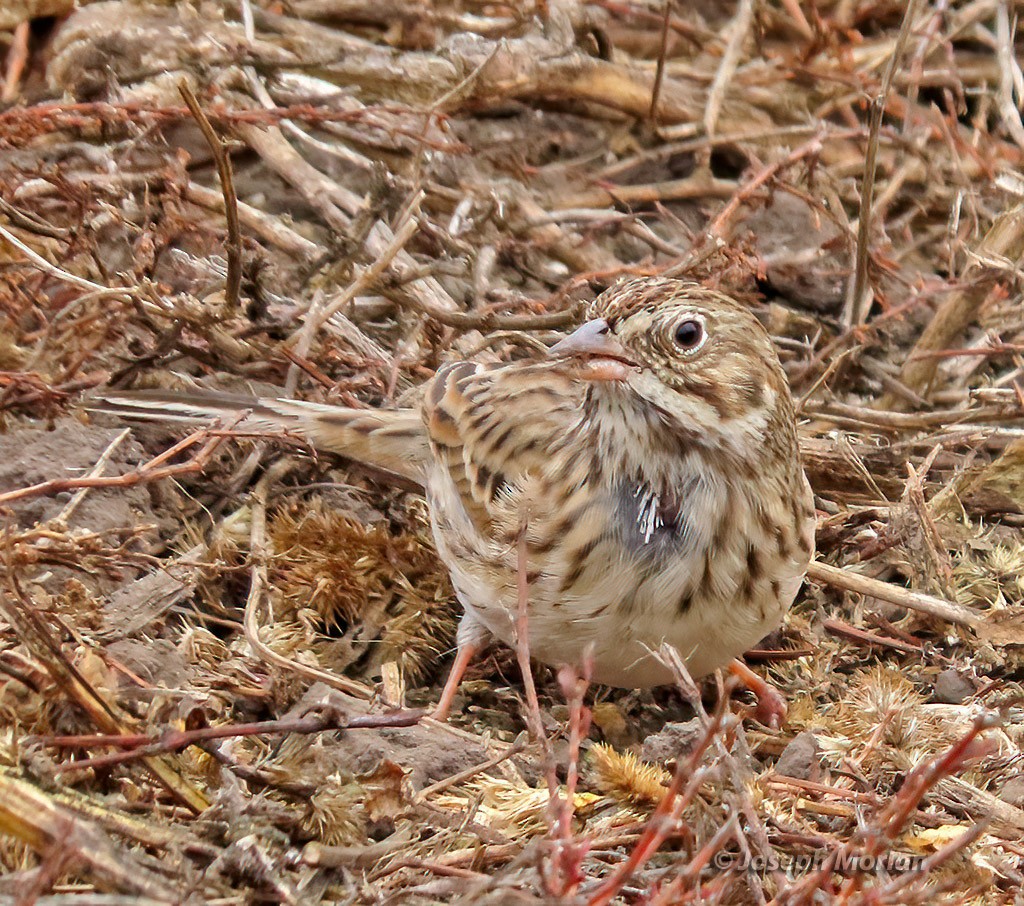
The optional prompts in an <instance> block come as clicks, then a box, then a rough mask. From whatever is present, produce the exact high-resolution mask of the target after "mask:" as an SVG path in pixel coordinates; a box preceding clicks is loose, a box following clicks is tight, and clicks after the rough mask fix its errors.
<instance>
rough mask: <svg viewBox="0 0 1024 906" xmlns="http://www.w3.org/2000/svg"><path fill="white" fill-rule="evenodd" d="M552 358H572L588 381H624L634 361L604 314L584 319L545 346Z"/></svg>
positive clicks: (633, 366)
mask: <svg viewBox="0 0 1024 906" xmlns="http://www.w3.org/2000/svg"><path fill="white" fill-rule="evenodd" d="M548 355H549V356H550V357H551V358H553V359H561V360H563V361H566V362H571V363H572V364H573V365H574V366H576V367H577V374H578V376H579V377H581V378H582V379H584V380H590V381H624V380H626V378H627V377H629V375H630V372H632V371H633V370H634V369H635V368H636V362H634V361H633V358H632V357H631V356H630V354H629V353H628V352H627V351H626V347H625V346H623V345H622V344H621V343H620V342H619V341H618V340H617V339H615V335H614V334H613V333H612V331H611V327H610V325H609V324H608V322H607V321H606V320H605V319H604V318H597V319H595V320H593V321H587V323H586V324H584V325H583V326H582V327H578V328H577V329H576V330H574V331H573V332H572V333H571V334H569V336H567V337H566V338H565V339H564V340H560V341H559V342H558V343H555V345H554V346H552V347H551V348H550V349H549V350H548Z"/></svg>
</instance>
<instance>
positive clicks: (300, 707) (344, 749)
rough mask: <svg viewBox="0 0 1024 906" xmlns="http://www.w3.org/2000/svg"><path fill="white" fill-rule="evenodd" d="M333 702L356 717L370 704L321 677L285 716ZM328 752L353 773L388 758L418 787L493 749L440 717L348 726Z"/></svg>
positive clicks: (478, 761)
mask: <svg viewBox="0 0 1024 906" xmlns="http://www.w3.org/2000/svg"><path fill="white" fill-rule="evenodd" d="M325 703H330V704H331V705H332V706H333V705H337V706H340V707H341V709H342V710H343V711H344V712H345V713H347V714H350V715H351V716H352V717H356V716H357V715H359V714H364V713H369V707H368V706H367V705H366V704H365V703H364V702H360V701H358V700H356V699H351V698H347V697H345V696H339V695H338V693H335V692H332V691H331V690H330V689H328V688H327V686H325V685H324V684H323V683H316V684H315V685H313V686H312V687H310V689H309V691H308V692H307V693H306V694H305V695H304V696H302V698H301V699H300V700H299V701H298V702H297V703H296V705H295V707H294V708H292V709H291V711H289V712H288V714H287V715H285V717H286V718H287V717H297V716H299V715H301V714H303V713H305V712H307V711H309V710H310V709H311V708H314V707H316V706H320V705H324V704H325ZM329 753H330V757H331V758H332V759H336V760H337V762H338V766H339V768H343V769H344V770H345V771H346V772H348V773H351V774H367V773H369V772H371V771H373V770H375V769H376V768H377V767H378V766H379V765H380V764H382V763H383V762H385V761H390V762H394V763H395V764H397V765H400V766H401V767H402V768H404V769H405V770H407V771H409V779H410V781H411V783H412V785H413V787H414V788H415V789H420V788H422V787H424V786H426V785H427V784H429V783H433V782H434V781H436V780H441V779H443V778H445V777H450V776H452V775H453V774H457V773H459V772H460V771H464V770H465V769H466V768H470V767H472V766H473V765H477V764H481V763H482V762H484V761H486V760H487V759H488V758H489V757H490V754H489V753H488V752H487V750H486V749H485V748H484V747H483V746H482V745H477V744H474V743H473V742H472V741H471V740H470V738H469V737H468V736H467V735H465V734H458V735H456V734H455V732H454V731H452V730H451V729H450V728H447V727H444V726H441V725H439V724H436V723H426V722H424V723H421V724H419V725H418V726H414V727H384V728H381V729H355V730H348V731H346V732H345V733H342V734H340V735H339V737H338V739H337V740H335V741H333V742H332V743H331V746H330V749H329Z"/></svg>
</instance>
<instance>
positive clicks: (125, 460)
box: [0, 0, 1024, 906]
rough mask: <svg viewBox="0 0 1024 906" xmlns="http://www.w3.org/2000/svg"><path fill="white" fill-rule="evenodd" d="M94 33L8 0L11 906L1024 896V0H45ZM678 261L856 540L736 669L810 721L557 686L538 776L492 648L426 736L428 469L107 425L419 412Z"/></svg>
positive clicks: (4, 777) (6, 867) (435, 607)
mask: <svg viewBox="0 0 1024 906" xmlns="http://www.w3.org/2000/svg"><path fill="white" fill-rule="evenodd" d="M69 6H70V4H67V3H60V2H57V3H46V2H34V3H33V2H31V0H26V2H23V3H16V4H11V5H9V7H10V9H9V10H8V9H6V8H5V11H4V13H2V14H0V28H8V29H12V30H11V31H8V32H0V40H3V41H6V46H7V57H6V59H7V69H6V73H5V79H6V81H5V88H4V96H5V98H6V99H7V106H6V107H4V108H3V110H2V112H0V264H2V267H0V419H2V422H3V427H4V431H5V433H4V434H3V435H2V436H0V446H2V450H3V455H2V457H0V512H2V513H3V517H4V518H3V522H2V524H0V552H2V557H0V580H2V581H0V866H2V869H0V875H2V876H0V898H3V897H10V898H12V901H13V902H18V903H29V902H34V901H35V900H36V899H38V898H42V897H44V896H51V895H52V896H53V897H55V898H58V899H64V898H78V897H84V896H87V895H88V894H89V893H91V892H101V893H102V892H106V893H109V894H111V895H114V894H118V895H123V896H130V897H132V898H133V899H132V902H144V903H150V902H153V903H155V902H204V901H217V902H232V903H234V902H256V901H271V902H286V903H312V902H321V901H323V902H351V903H380V904H383V903H399V902H401V903H403V904H405V903H408V904H415V903H424V904H425V903H435V902H452V903H470V902H471V903H496V904H497V903H502V904H504V903H513V902H543V901H552V900H556V899H557V900H558V901H559V902H572V903H581V904H583V903H586V904H591V906H599V904H605V903H613V902H615V903H620V902H621V903H634V902H637V903H639V902H643V903H651V904H669V903H684V902H721V903H747V902H762V903H763V902H769V901H770V902H775V903H780V904H782V903H785V904H797V903H821V902H833V901H835V902H842V903H882V902H894V903H915V902H925V901H930V900H932V899H934V898H936V897H938V896H942V895H944V896H947V897H950V898H951V899H953V900H956V901H958V902H976V903H986V904H990V903H1002V902H1006V903H1012V902H1015V899H1014V898H1015V897H1019V889H1020V885H1021V883H1022V880H1024V878H1022V871H1024V869H1022V864H1024V863H1022V857H1024V848H1022V847H1021V843H1020V840H1021V839H1022V837H1024V784H1022V782H1021V779H1020V778H1021V767H1022V757H1021V747H1022V744H1024V739H1022V730H1021V727H1022V723H1021V719H1022V713H1024V711H1022V703H1021V680H1022V677H1024V665H1022V661H1021V655H1022V651H1024V579H1022V576H1024V543H1022V541H1021V535H1020V528H1021V526H1022V525H1024V477H1022V476H1024V446H1022V444H1024V441H1022V439H1021V426H1022V415H1024V359H1022V352H1024V308H1022V306H1021V303H1020V298H1021V288H1022V286H1021V283H1022V280H1021V278H1022V270H1021V267H1022V261H1024V180H1022V179H1021V176H1020V173H1021V165H1022V159H1024V126H1022V123H1021V116H1020V105H1021V100H1022V98H1024V76H1022V74H1021V69H1020V66H1019V64H1018V60H1019V59H1020V58H1021V47H1022V44H1024V39H1021V37H1019V31H1020V30H1019V27H1018V21H1017V19H1018V16H1019V14H1020V12H1021V8H1020V7H1019V5H1015V4H1014V3H1012V2H1010V0H964V2H944V0H934V2H924V0H916V2H910V3H895V2H885V0H871V2H868V0H817V2H815V3H802V2H798V0H782V2H780V3H778V4H773V3H769V2H766V0H737V2H735V3H727V4H717V3H703V2H698V3H682V2H676V3H674V4H669V5H668V8H667V10H666V6H665V4H663V3H661V2H660V0H658V2H654V0H627V2H610V0H591V2H580V0H547V2H535V3H534V2H524V3H505V4H502V3H488V2H472V0H470V2H445V0H433V2H431V0H403V2H394V0H378V2H376V3H369V2H367V0H331V2H325V0H283V2H272V0H259V2H257V0H238V2H230V3H221V2H214V0H209V2H206V0H178V2H174V3H159V2H155V0H135V2H129V0H108V2H100V3H89V2H83V0H79V7H80V8H79V9H78V10H77V11H74V12H71V13H70V15H68V16H67V18H64V19H61V20H57V21H54V20H38V19H37V20H36V21H35V23H34V24H32V25H31V26H30V25H29V24H28V19H27V17H29V16H46V15H54V14H57V15H63V14H65V13H67V12H68V9H69ZM22 7H24V9H22ZM4 16H9V19H8V18H4ZM663 271H668V272H670V273H679V274H689V275H695V276H697V277H699V278H701V279H704V280H707V281H709V282H711V283H714V284H717V285H721V286H724V287H726V288H727V289H729V290H730V291H731V292H732V293H734V294H735V295H737V296H738V297H739V298H741V299H744V300H746V301H748V302H749V303H750V304H751V305H752V306H754V307H755V309H756V310H757V311H758V312H759V313H760V314H761V315H762V316H763V318H764V319H765V322H766V323H767V324H768V325H769V326H770V329H771V330H772V332H773V334H774V335H775V336H776V338H777V340H778V346H779V349H780V353H781V355H782V357H783V361H784V364H785V366H786V369H787V371H788V373H789V376H790V380H791V382H792V385H793V388H794V392H795V394H796V395H797V396H798V397H799V399H800V405H801V414H802V417H803V420H804V425H803V428H804V437H805V441H804V447H805V454H806V459H807V467H808V472H809V474H810V476H811V479H812V484H813V485H814V488H815V492H816V498H817V505H818V511H819V516H820V521H819V531H818V547H819V552H820V557H821V559H822V561H823V563H822V564H821V565H819V566H818V567H816V571H815V572H814V573H813V581H811V582H809V583H808V585H807V587H806V589H805V591H804V593H803V594H802V595H801V597H800V599H799V600H798V602H797V605H796V606H795V608H794V611H793V613H792V614H791V616H790V618H789V619H788V621H787V623H786V625H785V627H784V628H783V630H782V631H781V632H780V633H778V634H777V635H776V636H775V637H773V638H771V639H769V640H766V643H765V645H764V650H761V651H758V652H754V653H753V654H752V655H751V660H752V661H759V662H761V663H762V664H763V665H766V668H764V667H762V668H759V669H767V671H768V673H769V674H770V676H771V678H772V679H773V681H775V682H776V683H777V684H778V685H779V686H780V687H781V689H782V690H783V691H784V692H785V694H786V696H787V698H788V700H789V702H790V713H789V720H788V724H787V726H786V727H784V728H783V730H782V731H779V732H772V731H767V730H764V729H763V728H761V727H759V726H757V725H756V724H753V723H751V722H749V721H748V722H747V723H746V724H744V723H743V721H742V720H740V716H741V715H742V713H743V712H744V709H745V708H746V705H745V704H744V703H743V701H742V699H740V698H733V699H731V700H730V698H729V695H728V694H727V693H728V692H729V690H728V689H726V690H721V689H719V690H718V692H719V693H723V692H724V693H726V694H722V695H719V696H717V698H716V690H715V689H714V687H713V684H712V688H711V689H710V690H709V694H708V696H707V700H708V701H709V702H710V701H717V704H714V705H710V706H708V707H709V708H710V711H705V705H704V704H702V702H701V700H700V697H699V696H697V695H696V694H695V693H694V691H693V690H692V689H691V688H690V686H689V685H688V684H687V682H686V678H685V677H683V676H682V675H681V676H680V690H679V691H672V690H664V691H661V692H658V693H655V694H649V693H645V694H640V693H631V694H626V693H621V692H611V691H609V690H603V689H587V688H586V684H585V683H583V682H582V681H580V680H579V679H578V678H577V677H574V676H572V675H571V674H565V673H564V672H563V674H562V675H560V676H558V677H555V676H553V675H551V674H550V673H547V672H542V673H540V674H539V675H538V684H539V693H540V702H541V713H540V715H539V716H540V719H541V721H542V724H543V728H544V733H545V736H546V738H547V740H548V745H547V747H546V748H545V749H544V750H543V751H542V749H541V748H540V747H538V745H537V744H536V742H535V741H534V742H530V741H529V740H528V739H527V738H526V737H525V735H523V734H522V732H521V731H522V730H523V727H524V726H525V723H524V720H523V718H522V716H521V714H522V711H521V706H520V697H521V694H522V691H521V690H522V684H521V682H520V677H519V676H518V672H517V670H516V668H515V661H514V657H513V656H512V654H511V653H510V652H508V651H504V650H495V651H493V652H492V653H491V654H490V656H489V657H488V658H487V659H485V660H484V661H483V662H481V663H479V664H477V665H475V666H474V667H473V668H472V670H471V672H470V677H469V679H468V681H467V682H466V684H465V685H464V687H463V690H462V693H461V694H460V696H459V699H458V701H457V706H456V709H455V711H456V716H455V719H454V726H449V727H441V726H439V725H436V724H432V723H430V722H423V723H419V724H416V720H417V718H418V712H416V711H413V710H409V708H411V707H413V706H422V705H424V704H426V703H429V702H432V701H434V700H436V697H437V694H438V691H439V688H440V683H441V678H442V674H443V670H444V667H445V665H446V664H447V663H448V661H449V658H448V654H449V653H450V649H451V645H452V639H453V633H454V626H455V621H456V618H457V605H456V602H455V601H454V599H453V595H452V593H451V589H450V587H449V585H448V580H447V577H446V575H445V573H444V570H443V568H442V567H441V565H440V563H439V562H438V560H437V557H436V555H435V553H434V552H433V549H432V546H431V541H430V537H429V530H428V528H427V522H426V519H425V512H424V504H423V501H422V499H421V498H419V497H418V496H417V494H416V492H415V488H412V487H409V486H407V485H405V484H402V483H396V482H395V481H394V480H392V479H391V478H389V477H388V476H385V475H380V474H374V473H371V472H369V471H367V470H366V469H365V468H362V467H360V466H359V465H358V464H352V463H348V464H346V463H340V462H336V461H328V460H324V459H321V458H318V457H317V456H316V455H315V453H314V452H313V451H309V450H306V449H303V448H302V447H300V446H297V445H296V444H295V443H294V442H293V440H292V439H290V438H251V437H248V438H247V437H237V436H234V435H236V434H237V432H234V431H232V426H231V425H229V424H225V425H220V426H217V427H216V428H215V429H213V430H211V431H204V432H199V433H198V434H195V435H190V436H188V437H187V438H185V440H184V441H182V439H181V434H180V432H179V433H175V432H174V431H173V430H172V429H166V430H164V429H153V428H146V429H145V430H142V429H140V430H138V431H133V432H132V434H131V436H129V435H128V434H127V433H125V432H124V431H123V427H122V426H113V427H112V426H111V425H109V424H105V423H102V422H99V421H97V420H96V419H94V418H90V416H89V415H87V414H86V413H85V411H84V410H83V408H81V405H80V404H81V401H82V398H83V395H87V394H88V392H89V391H92V390H95V389H97V388H105V387H176V386H183V385H186V384H189V383H198V384H201V385H203V386H206V387H212V388H217V389H225V390H232V389H237V388H247V387H251V388H254V389H256V390H257V391H260V390H266V389H269V388H275V392H277V393H288V394H295V395H298V396H301V397H303V398H309V399H317V400H327V401H338V402H340V403H343V404H345V405H361V406H381V405H388V404H391V403H394V402H396V401H397V402H401V401H408V400H409V399H411V398H413V397H414V395H415V393H416V392H417V389H416V388H417V387H418V386H419V385H420V384H421V383H422V382H423V380H424V379H425V378H426V377H427V376H429V375H430V374H431V373H432V371H433V370H434V369H435V368H436V367H437V365H438V364H439V363H440V362H442V361H444V360H446V359H447V358H449V357H453V356H463V357H466V356H477V357H499V358H508V357H515V356H521V355H526V354H530V353H531V352H533V351H535V350H536V349H538V348H541V347H542V346H543V345H545V344H546V343H547V342H549V341H550V340H551V339H552V338H553V337H554V336H556V335H557V332H560V331H562V330H563V329H565V328H566V327H568V326H569V325H570V324H572V323H574V321H575V319H576V318H577V314H578V309H579V305H580V302H582V301H584V300H586V299H588V298H590V297H592V295H593V294H594V292H595V291H597V290H599V289H600V288H602V287H603V286H605V285H606V284H608V283H609V282H610V281H612V280H614V279H615V278H616V277H617V276H619V275H621V274H630V273H632V274H640V273H652V272H663ZM167 451H170V452H167ZM837 567H842V569H841V570H840V569H837ZM666 656H671V654H670V653H668V652H667V653H666ZM395 706H402V707H397V708H396V707H395ZM544 751H546V752H547V753H548V754H543V752H544ZM892 853H896V854H900V855H901V857H905V861H904V862H901V863H899V864H897V863H895V862H893V861H891V860H890V861H886V860H885V859H880V857H882V856H885V855H886V854H892ZM858 859H859V860H860V861H859V862H858V861H857V860H858ZM745 864H750V865H751V866H752V867H751V869H750V870H749V871H745V870H743V868H742V866H743V865H745ZM858 865H859V869H858ZM911 868H912V869H913V870H908V869H911ZM56 901H57V899H52V900H51V899H47V900H46V902H56ZM90 902H100V901H99V900H90ZM102 902H116V901H115V900H110V899H108V900H103V901H102Z"/></svg>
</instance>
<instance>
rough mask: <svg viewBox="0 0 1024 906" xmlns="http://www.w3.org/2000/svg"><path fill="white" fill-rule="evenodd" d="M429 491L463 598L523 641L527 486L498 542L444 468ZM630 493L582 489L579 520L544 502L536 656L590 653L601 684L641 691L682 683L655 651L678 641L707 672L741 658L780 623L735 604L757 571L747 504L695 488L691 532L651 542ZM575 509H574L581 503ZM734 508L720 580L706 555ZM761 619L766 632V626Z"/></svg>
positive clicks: (478, 614) (532, 594)
mask: <svg viewBox="0 0 1024 906" xmlns="http://www.w3.org/2000/svg"><path fill="white" fill-rule="evenodd" d="M429 488H430V490H429V494H430V502H431V512H432V514H433V519H434V523H435V540H436V542H437V545H438V551H439V553H440V555H441V557H442V558H443V559H444V561H445V562H446V563H447V564H448V566H449V569H450V571H451V574H452V580H453V583H454V585H455V587H456V589H457V590H458V591H459V595H460V598H461V600H462V601H463V603H464V605H465V606H466V608H467V610H468V611H470V612H471V614H472V616H474V617H475V618H476V619H477V620H478V621H479V622H480V623H482V624H483V625H484V626H485V627H486V628H487V629H488V630H489V631H490V632H491V633H492V634H493V635H494V636H495V637H496V638H497V639H498V640H500V641H502V642H504V643H505V644H506V645H510V646H511V645H514V644H515V619H516V614H517V609H518V596H517V583H516V573H517V568H518V563H517V559H518V558H517V549H516V544H515V542H514V540H513V538H514V530H512V526H513V525H515V524H516V520H515V517H514V516H513V515H512V514H513V513H516V512H518V508H519V507H521V506H522V505H523V501H524V499H529V497H530V496H531V495H530V494H529V492H526V491H525V489H520V490H521V493H520V494H519V495H516V497H515V499H514V500H513V499H510V500H508V501H507V506H508V515H507V517H506V519H504V520H499V524H504V525H505V526H506V531H505V533H504V536H503V537H496V536H495V535H494V534H489V535H488V536H484V535H483V534H481V533H480V532H479V530H478V529H477V527H476V525H475V524H474V522H473V520H472V519H471V518H470V517H469V515H468V514H467V513H466V511H465V509H464V507H463V505H462V498H461V497H460V495H459V493H458V489H457V487H456V486H455V484H454V482H452V480H451V477H450V475H449V474H448V473H447V472H446V471H445V470H439V472H438V473H437V474H436V475H434V476H433V479H432V480H431V481H430V483H429ZM623 495H624V492H622V491H621V490H616V491H609V492H607V493H605V494H593V493H591V494H583V489H581V490H580V494H579V497H580V499H585V500H589V503H588V505H586V506H584V507H576V518H575V519H574V521H573V522H572V524H570V525H566V524H565V522H564V516H565V513H564V512H561V513H560V514H555V513H541V512H538V508H537V506H534V507H533V511H534V517H535V518H534V519H533V520H532V521H531V522H530V524H529V529H528V535H529V538H530V545H529V555H528V567H527V568H528V572H529V574H530V580H531V581H530V587H529V625H530V650H531V654H532V655H533V656H534V658H536V659H537V660H539V661H541V662H543V663H547V664H550V665H552V666H557V665H560V664H563V663H567V662H571V663H580V662H581V659H582V657H583V655H584V653H585V651H586V650H587V649H588V647H590V648H591V649H592V651H593V654H594V658H593V665H594V675H593V679H594V680H595V681H597V682H603V683H608V684H610V685H618V686H624V687H627V688H642V687H646V686H652V685H660V684H664V683H670V682H672V681H673V677H672V675H671V673H670V672H668V671H667V670H666V668H664V667H663V666H662V665H661V664H660V663H659V662H658V661H657V660H656V659H655V658H654V657H653V655H652V654H651V652H652V651H657V650H658V648H659V647H660V645H661V644H662V643H663V642H668V643H669V644H671V645H673V646H674V647H675V648H676V649H677V650H678V651H679V652H680V654H681V655H682V656H683V657H684V659H686V660H687V663H688V666H689V667H690V669H691V672H693V673H694V675H697V676H699V675H703V674H705V673H707V672H710V671H711V670H714V669H715V668H716V667H719V666H722V665H723V664H724V663H726V662H727V661H728V660H729V659H730V658H731V657H734V656H736V655H738V654H740V653H741V652H742V651H743V650H744V649H745V648H747V647H749V646H750V645H752V644H754V643H755V642H756V641H758V639H760V638H761V637H762V635H764V633H765V632H767V631H768V630H769V629H770V628H772V627H773V626H774V625H775V620H776V616H775V614H768V613H764V614H757V613H751V612H749V611H747V610H746V609H741V608H736V607H733V606H730V604H731V599H732V598H733V597H734V596H735V594H736V591H737V588H738V586H739V583H740V581H741V576H742V573H743V570H744V568H745V564H746V560H745V558H746V544H747V542H746V541H745V540H744V539H745V538H746V537H747V536H748V534H749V533H748V532H747V531H746V530H745V529H746V527H747V526H748V525H749V526H751V527H752V522H751V519H750V517H749V514H747V513H746V512H745V510H744V508H743V507H742V505H740V506H739V507H737V505H736V504H735V501H733V502H731V503H730V502H728V500H727V498H728V495H727V493H726V489H724V488H722V487H714V486H710V487H707V486H702V487H694V488H691V489H690V492H689V498H688V504H689V505H688V506H687V507H686V508H685V511H684V512H683V513H682V516H681V518H682V519H683V520H684V522H686V524H687V526H688V527H687V528H686V529H685V530H683V531H680V532H664V533H661V534H659V533H657V532H655V533H654V534H653V535H652V536H651V537H649V538H647V539H644V537H643V532H642V528H641V526H640V525H639V518H640V517H639V514H638V511H637V512H630V510H629V508H628V507H627V508H626V511H625V512H624V511H623ZM638 507H639V503H638V504H637V508H638ZM568 509H569V511H570V512H572V511H573V505H572V504H570V506H569V507H568ZM725 513H728V516H729V518H730V519H731V520H733V528H735V529H739V532H738V534H737V535H736V536H735V538H736V543H734V544H730V545H724V546H722V547H721V549H718V550H716V552H715V555H714V570H713V574H714V578H713V579H711V580H710V582H709V581H708V577H707V576H706V575H705V573H706V564H707V551H708V548H709V546H710V545H712V544H714V543H715V542H716V540H720V539H716V534H717V533H718V530H719V528H720V523H721V519H722V518H724V516H723V514H725ZM492 528H493V526H492ZM499 534H501V533H500V532H499ZM670 535H671V537H669V536H670ZM552 542H554V543H552ZM581 552H584V553H585V557H584V559H583V563H582V566H581V564H580V562H579V559H578V555H579V554H580V553H581ZM767 588H768V586H767V577H766V579H765V589H766V591H767ZM787 603H788V602H787ZM762 623H764V624H765V625H766V626H767V628H764V629H763V631H762V625H761V624H762Z"/></svg>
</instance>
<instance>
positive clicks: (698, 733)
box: [640, 717, 704, 764]
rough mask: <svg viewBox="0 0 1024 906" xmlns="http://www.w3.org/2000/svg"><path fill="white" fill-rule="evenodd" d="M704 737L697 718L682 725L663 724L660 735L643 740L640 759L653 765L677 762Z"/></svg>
mask: <svg viewBox="0 0 1024 906" xmlns="http://www.w3.org/2000/svg"><path fill="white" fill-rule="evenodd" d="M703 735H704V728H703V727H702V726H701V722H700V720H699V719H698V718H696V717H695V718H693V720H687V721H684V722H683V723H672V724H665V726H664V728H663V729H662V730H661V732H660V733H655V734H654V735H653V736H648V737H647V739H645V740H644V745H643V749H642V751H641V753H640V757H641V758H642V759H643V760H644V761H649V762H652V763H654V764H664V763H665V762H666V761H673V760H676V761H678V760H679V759H680V758H682V757H684V756H685V755H688V754H689V753H690V750H691V749H693V746H694V744H695V743H696V742H697V740H699V739H700V738H701V737H702V736H703Z"/></svg>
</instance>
